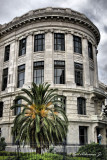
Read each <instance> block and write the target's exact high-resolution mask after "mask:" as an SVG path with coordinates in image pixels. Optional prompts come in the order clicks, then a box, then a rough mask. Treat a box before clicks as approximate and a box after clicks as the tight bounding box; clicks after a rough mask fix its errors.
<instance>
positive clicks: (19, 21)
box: [0, 7, 100, 44]
mask: <svg viewBox="0 0 107 160" xmlns="http://www.w3.org/2000/svg"><path fill="white" fill-rule="evenodd" d="M48 19H49V20H50V21H51V20H53V19H58V20H59V21H60V20H61V21H62V20H63V21H67V22H69V23H73V24H78V25H81V26H83V27H84V26H85V27H86V28H87V29H89V30H90V31H91V32H92V33H93V34H94V36H95V38H96V41H97V44H98V43H99V41H100V32H99V30H98V28H97V27H96V26H95V25H94V24H93V23H92V22H91V21H90V20H89V19H88V18H87V17H86V16H85V15H84V14H82V13H79V12H77V11H74V10H71V9H70V8H52V7H47V8H42V9H37V10H31V11H29V12H28V13H26V14H24V15H22V16H20V17H15V18H14V19H13V20H12V21H11V22H9V23H7V24H3V25H0V36H3V35H5V34H6V33H9V32H11V31H12V30H14V29H18V27H20V26H23V25H26V23H29V24H31V23H33V22H34V21H35V22H36V21H38V20H39V22H40V21H42V20H45V21H47V20H48Z"/></svg>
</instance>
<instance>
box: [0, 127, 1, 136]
mask: <svg viewBox="0 0 107 160" xmlns="http://www.w3.org/2000/svg"><path fill="white" fill-rule="evenodd" d="M0 138H1V128H0Z"/></svg>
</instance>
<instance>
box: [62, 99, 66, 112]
mask: <svg viewBox="0 0 107 160" xmlns="http://www.w3.org/2000/svg"><path fill="white" fill-rule="evenodd" d="M61 101H62V102H63V104H64V106H63V108H64V111H65V112H66V97H63V98H61Z"/></svg>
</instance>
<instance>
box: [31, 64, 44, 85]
mask: <svg viewBox="0 0 107 160" xmlns="http://www.w3.org/2000/svg"><path fill="white" fill-rule="evenodd" d="M33 81H34V83H36V84H42V83H43V82H44V62H43V61H39V62H34V71H33Z"/></svg>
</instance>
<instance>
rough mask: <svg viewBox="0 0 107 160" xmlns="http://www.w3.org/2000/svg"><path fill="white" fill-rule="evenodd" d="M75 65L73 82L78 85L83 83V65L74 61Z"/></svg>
mask: <svg viewBox="0 0 107 160" xmlns="http://www.w3.org/2000/svg"><path fill="white" fill-rule="evenodd" d="M74 66H75V83H76V84H77V85H78V86H82V85H83V66H82V64H79V63H74Z"/></svg>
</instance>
